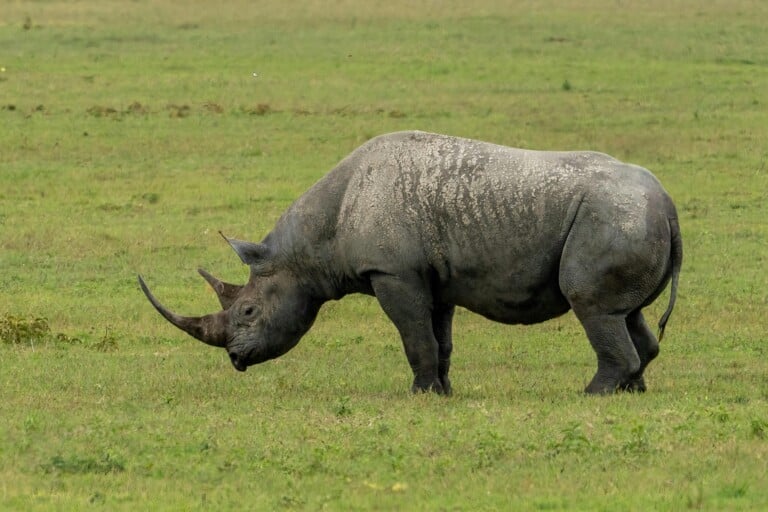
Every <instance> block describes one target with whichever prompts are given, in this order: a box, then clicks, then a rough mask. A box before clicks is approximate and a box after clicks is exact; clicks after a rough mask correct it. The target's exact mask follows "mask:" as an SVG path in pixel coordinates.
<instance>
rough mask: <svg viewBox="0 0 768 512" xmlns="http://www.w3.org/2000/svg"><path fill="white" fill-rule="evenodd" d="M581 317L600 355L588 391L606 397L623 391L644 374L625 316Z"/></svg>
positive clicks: (588, 335) (590, 340)
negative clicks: (633, 378)
mask: <svg viewBox="0 0 768 512" xmlns="http://www.w3.org/2000/svg"><path fill="white" fill-rule="evenodd" d="M577 316H578V317H579V320H580V321H581V324H582V325H583V326H584V330H585V331H586V332H587V337H588V338H589V342H590V343H591V344H592V348H593V349H594V350H595V353H597V373H596V374H595V376H594V377H593V378H592V381H591V382H590V383H589V385H588V386H587V388H586V389H585V391H586V392H587V393H591V394H606V393H613V392H615V391H617V390H619V389H623V388H624V386H625V385H626V384H627V383H628V382H629V381H630V380H631V378H632V377H633V376H636V375H637V374H638V372H639V371H640V357H639V356H638V354H637V350H636V349H635V345H634V344H633V342H632V338H630V336H629V331H628V330H627V322H626V318H625V316H624V315H620V314H615V315H589V316H581V315H579V314H578V313H577Z"/></svg>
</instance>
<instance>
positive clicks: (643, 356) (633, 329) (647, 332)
mask: <svg viewBox="0 0 768 512" xmlns="http://www.w3.org/2000/svg"><path fill="white" fill-rule="evenodd" d="M627 329H628V330H629V335H630V337H631V338H632V343H633V344H634V345H635V350H637V355H638V356H639V357H640V369H639V370H638V371H637V373H635V374H634V375H631V376H630V378H629V379H628V380H627V381H626V382H624V383H622V386H621V388H622V389H624V390H625V391H637V392H640V393H642V392H644V391H645V378H644V377H643V372H645V368H646V367H647V366H648V363H650V362H651V361H653V360H654V359H655V358H656V356H657V355H659V341H658V340H657V339H656V336H655V335H654V334H653V331H651V329H650V328H649V327H648V324H647V323H646V322H645V318H644V317H643V314H642V313H641V312H640V311H639V310H638V311H634V312H632V313H630V314H629V316H627Z"/></svg>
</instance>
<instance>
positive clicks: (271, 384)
mask: <svg viewBox="0 0 768 512" xmlns="http://www.w3.org/2000/svg"><path fill="white" fill-rule="evenodd" d="M470 4H471V5H470ZM766 24H768V4H767V3H765V2H762V1H760V0H729V1H727V2H726V1H711V2H698V1H694V0H673V1H659V0H650V1H648V2H628V1H620V0H614V1H607V0H606V1H598V0H583V1H577V0H573V1H563V2H560V1H554V0H551V1H548V0H545V1H537V2H533V1H515V2H502V1H493V0H487V1H480V2H433V1H418V2H403V1H401V0H393V1H390V2H386V3H384V4H382V3H381V2H367V1H366V2H360V1H356V2H352V1H349V0H336V1H332V2H320V1H316V0H306V1H303V2H278V1H272V0H265V1H263V2H244V1H232V2H227V3H225V4H224V5H219V6H216V7H213V3H210V2H183V3H181V2H171V1H168V0H162V1H158V2H146V1H134V2H119V1H112V2H108V1H96V0H81V1H72V2H70V1H67V2H64V1H39V2H4V3H3V5H2V6H1V7H0V338H2V339H1V340H0V509H2V510H25V511H27V510H87V509H91V508H93V509H103V510H137V509H146V510H228V509H250V510H319V509H325V510H446V511H447V510H456V511H458V510H467V511H470V510H472V511H476V510H488V511H490V510H652V509H653V510H681V509H695V510H759V509H768V347H767V346H766V342H767V341H768V336H767V335H766V327H767V325H768V322H766V311H768V292H767V291H766V290H768V274H767V273H766V255H767V254H768V249H767V248H768V222H766V218H767V217H768V206H767V205H768V142H767V141H768V36H767V35H766V32H765V27H766ZM254 73H255V74H256V76H254ZM401 129H420V130H425V131H434V132H444V133H450V134H454V135H460V136H466V137H472V138H477V139H484V140H489V141H493V142H497V143H502V144H507V145H511V146H520V147H530V148H536V149H594V150H599V151H603V152H606V153H609V154H612V155H614V156H616V157H618V158H621V159H624V160H627V161H631V162H634V163H637V164H640V165H643V166H645V167H647V168H649V169H651V170H652V171H653V172H654V173H655V174H656V175H657V176H658V177H659V178H660V179H661V181H662V182H663V183H664V185H665V187H666V188H667V190H668V191H669V192H670V193H671V195H672V196H673V198H674V199H675V201H676V203H677V206H678V210H679V213H680V217H681V226H682V230H683V239H684V242H685V261H684V266H683V275H682V278H681V291H680V295H679V299H678V304H677V308H676V309H675V312H674V314H673V316H672V319H671V321H670V324H669V326H668V329H667V334H666V336H665V339H664V342H663V344H662V352H661V355H660V356H659V358H658V359H657V360H656V361H654V363H653V364H652V365H651V366H650V367H649V369H648V372H647V373H646V380H647V382H648V387H649V390H648V392H647V393H645V394H644V395H629V394H618V395H615V396H610V397H603V398H593V397H587V396H584V395H583V394H582V393H581V390H582V389H583V387H584V385H585V384H586V383H587V382H588V380H589V379H590V378H591V377H592V374H593V372H594V369H595V361H594V353H593V352H592V350H591V348H590V347H589V344H588V342H587V341H586V338H585V336H584V334H583V332H582V330H581V328H580V326H579V325H578V323H577V322H576V320H575V319H574V317H573V316H572V315H571V314H569V315H566V316H563V317H561V318H559V319H556V320H554V321H550V322H548V323H545V324H541V325H537V326H531V327H517V326H512V327H510V326H502V325H499V324H494V323H491V322H489V321H487V320H485V319H482V318H480V317H478V316H475V315H473V314H471V313H468V312H466V311H459V312H458V314H457V318H456V321H455V328H454V332H455V342H456V343H455V352H454V354H455V355H454V362H453V366H452V380H453V384H454V388H455V389H454V396H452V397H451V398H448V399H446V398H441V397H437V396H432V395H418V396H414V395H411V394H410V392H409V391H408V389H409V386H410V383H411V373H410V368H409V367H408V364H407V362H406V359H405V357H404V355H403V354H402V348H401V346H400V341H399V338H398V336H397V333H396V331H395V329H394V327H393V326H392V325H391V324H390V323H389V322H388V321H387V319H386V318H385V316H384V314H383V313H382V312H381V311H380V309H379V307H378V305H377V304H376V302H375V300H373V299H371V298H368V297H362V296H350V297H347V298H345V299H344V300H342V301H340V302H335V303H330V304H327V305H326V306H325V307H324V308H323V310H322V311H321V314H320V317H319V318H318V321H317V322H316V324H315V326H314V327H313V329H312V330H311V331H310V333H309V334H308V335H307V336H306V337H305V338H304V340H303V341H302V342H301V344H300V345H299V346H298V347H297V348H295V349H294V350H293V351H291V352H290V353H289V354H287V355H286V356H284V357H283V358H281V359H279V360H277V361H274V362H270V363H265V364H264V365H261V366H259V367H254V368H251V369H250V370H249V371H248V372H246V373H244V374H240V373H236V372H235V371H234V370H233V369H232V368H231V365H230V363H229V361H228V358H227V356H226V353H225V352H224V351H223V350H215V349H212V348H210V347H206V346H204V345H202V344H201V343H199V342H196V341H195V340H193V339H191V338H189V337H188V336H186V335H184V334H183V333H181V332H180V331H178V330H176V329H175V328H173V327H172V326H170V325H169V324H168V323H167V322H165V321H164V320H163V319H162V318H160V316H159V315H157V313H156V312H155V311H154V310H153V309H152V308H151V306H150V305H149V303H148V302H147V301H146V299H145V298H144V297H143V295H142V294H141V291H140V290H139V287H138V285H137V283H136V274H137V273H142V274H143V275H144V276H146V278H147V280H148V282H149V283H150V285H151V286H152V288H153V291H154V292H155V293H156V294H157V296H158V297H159V298H160V299H161V300H162V301H163V302H164V303H166V304H167V305H168V306H170V307H171V308H173V309H175V310H177V311H179V312H182V313H185V314H201V313H208V312H212V311H213V310H214V309H215V308H216V306H217V304H216V299H215V296H214V294H213V293H212V292H211V291H210V290H208V289H207V287H206V284H205V282H204V281H203V280H202V279H200V277H199V276H198V275H197V273H196V272H195V270H196V269H197V267H198V266H202V267H204V268H207V269H208V270H210V271H211V272H213V273H215V274H216V275H218V276H220V277H222V278H223V279H225V280H229V281H235V282H244V281H245V279H246V277H247V269H246V268H245V267H243V266H242V265H240V264H239V261H238V260H237V257H236V256H235V255H234V254H233V253H232V251H231V250H230V249H229V248H228V247H227V246H226V244H225V243H224V242H223V241H222V240H221V238H220V237H219V235H218V233H217V232H218V231H219V230H222V231H223V232H224V233H226V234H227V235H229V236H232V237H236V238H243V239H250V240H256V241H258V240H260V239H261V238H262V237H263V236H264V235H265V234H266V233H267V232H268V231H269V229H270V228H271V226H272V225H273V223H274V222H275V220H276V219H277V218H278V216H279V215H280V213H281V212H282V211H283V210H284V209H285V208H286V207H287V206H288V205H289V204H290V203H291V202H292V201H293V200H294V199H295V198H296V197H298V196H299V195H300V194H301V193H302V192H303V191H304V190H306V189H307V188H308V187H309V186H310V185H311V184H312V183H314V182H315V181H316V180H317V179H319V178H320V177H321V176H322V175H323V174H324V173H325V172H327V171H328V170H329V169H330V168H332V167H333V165H334V164H335V163H336V162H337V161H338V160H339V159H340V158H342V157H343V156H344V155H346V154H347V153H348V152H350V151H351V150H352V149H353V148H355V147H356V146H358V145H359V144H361V143H362V142H364V141H365V140H366V139H368V138H369V137H371V136H374V135H377V134H380V133H384V132H388V131H395V130H401ZM666 300H667V295H666V294H665V295H664V296H662V297H661V299H660V300H659V301H658V302H657V304H654V305H653V306H652V307H650V308H648V310H647V311H648V313H647V316H648V317H649V319H653V321H654V323H655V321H656V319H658V318H659V316H660V315H661V312H662V311H663V309H664V307H665V306H666Z"/></svg>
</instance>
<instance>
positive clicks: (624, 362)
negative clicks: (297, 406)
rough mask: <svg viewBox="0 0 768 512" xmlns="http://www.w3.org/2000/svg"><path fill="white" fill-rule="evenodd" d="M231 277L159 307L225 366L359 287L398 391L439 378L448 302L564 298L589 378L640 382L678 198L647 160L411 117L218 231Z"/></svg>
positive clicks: (630, 385) (496, 304)
mask: <svg viewBox="0 0 768 512" xmlns="http://www.w3.org/2000/svg"><path fill="white" fill-rule="evenodd" d="M228 241H229V242H230V244H231V245H232V247H233V249H234V250H235V251H236V252H237V254H238V255H239V256H240V258H241V259H242V261H243V262H244V263H246V264H248V265H249V266H250V269H251V275H250V279H249V280H248V283H247V284H246V285H245V286H238V285H233V284H228V283H222V282H221V281H219V280H217V279H216V278H215V277H213V276H211V275H210V274H208V273H206V272H204V271H201V273H202V274H203V277H205V278H206V280H207V281H208V282H209V283H210V284H211V285H212V286H213V288H214V289H215V290H216V292H217V294H218V296H219V300H220V302H221V305H222V307H223V310H222V311H221V312H219V313H215V314H212V315H207V316H204V317H199V318H190V317H181V316H178V315H176V314H175V313H172V312H170V311H169V310H167V309H166V308H164V307H163V306H162V305H161V304H160V303H159V302H158V301H157V300H156V299H155V298H154V297H153V296H152V294H151V293H150V292H149V290H148V289H147V287H146V286H145V284H144V282H143V280H141V278H139V280H140V283H141V286H142V289H143V290H144V292H145V293H146V295H147V297H148V298H149V299H150V301H151V302H152V303H153V305H154V306H155V307H156V308H157V309H158V311H159V312H160V313H161V314H162V315H163V316H165V318H166V319H168V320H169V321H171V322H172V323H173V324H174V325H176V326H178V327H179V328H181V329H183V330H185V331H186V332H188V333H189V334H191V335H192V336H194V337H196V338H198V339H200V340H202V341H204V342H206V343H208V344H211V345H215V346H221V347H224V348H226V350H227V352H228V353H229V356H230V358H231V360H232V364H233V365H234V367H235V368H236V369H238V370H240V371H244V370H245V369H246V368H247V367H248V366H251V365H253V364H257V363H261V362H262V361H266V360H268V359H272V358H275V357H278V356H280V355H282V354H284V353H286V352H287V351H288V350H290V349H291V348H292V347H294V346H295V345H296V343H298V341H299V339H300V338H301V337H302V335H303V334H304V333H306V332H307V330H308V329H309V328H310V326H311V325H312V322H313V321H314V319H315V316H316V315H317V313H318V310H319V309H320V306H321V305H322V304H323V303H324V302H326V301H328V300H331V299H339V298H341V297H343V296H344V295H346V294H348V293H365V294H369V295H374V296H376V298H377V299H378V301H379V303H380V304H381V307H382V309H384V311H385V312H386V314H387V316H389V318H390V319H391V320H392V322H393V323H394V324H395V326H396V327H397V329H398V331H399V333H400V336H401V338H402V341H403V345H404V347H405V353H406V355H407V357H408V362H409V363H410V365H411V368H412V369H413V373H414V376H415V378H414V382H413V390H414V391H422V390H433V391H435V392H438V393H450V391H451V384H450V381H449V379H448V370H449V366H450V360H451V349H452V339H451V320H452V317H453V312H454V308H455V306H462V307H465V308H467V309H469V310H471V311H474V312H476V313H479V314H481V315H483V316H485V317H487V318H490V319H491V320H495V321H498V322H504V323H508V324H533V323H537V322H543V321H544V320H548V319H550V318H554V317H557V316H559V315H562V314H563V313H565V312H566V311H568V310H569V309H573V311H574V313H575V314H576V316H577V318H578V319H579V320H580V322H581V323H582V325H583V326H584V330H585V331H586V333H587V337H588V338H589V341H590V343H591V344H592V347H593V349H594V350H595V352H596V354H597V373H596V374H595V376H594V378H593V379H592V381H591V382H590V383H589V385H588V386H587V388H586V391H587V392H588V393H610V392H613V391H616V390H619V389H624V390H630V391H644V390H645V383H644V381H643V371H644V370H645V368H646V366H647V365H648V363H649V362H650V361H651V360H652V359H653V358H655V357H656V355H657V354H658V351H659V344H658V341H657V339H656V337H655V336H654V334H653V333H652V332H651V330H650V329H649V328H648V325H647V324H646V322H645V319H644V318H643V314H642V312H641V310H642V308H643V307H645V306H647V305H648V304H650V303H651V302H652V301H653V300H654V299H656V297H658V295H659V294H660V293H661V292H662V290H663V289H664V288H665V286H666V285H667V282H668V281H669V280H670V278H671V279H672V292H671V294H670V303H669V306H668V309H667V311H666V312H665V313H664V316H663V317H662V319H661V321H660V322H659V327H660V332H661V334H663V330H664V326H665V324H666V322H667V319H668V318H669V315H670V313H671V311H672V307H673V306H674V301H675V296H676V289H677V281H678V275H679V271H680V265H681V261H682V241H681V238H680V230H679V227H678V222H677V213H676V211H675V207H674V205H673V204H672V201H671V200H670V198H669V196H668V195H667V193H666V192H665V191H664V189H663V188H662V186H661V185H660V184H659V182H658V181H657V180H656V178H654V176H653V175H652V174H651V173H650V172H648V171H647V170H645V169H643V168H641V167H637V166H634V165H629V164H625V163H622V162H619V161H618V160H615V159H614V158H612V157H610V156H607V155H604V154H600V153H593V152H541V151H528V150H522V149H513V148H508V147H503V146H498V145H494V144H489V143H485V142H479V141H474V140H467V139H461V138H456V137H449V136H444V135H436V134H430V133H422V132H402V133H392V134H388V135H382V136H380V137H377V138H375V139H373V140H371V141H369V142H367V143H366V144H364V145H363V146H361V147H360V148H358V149H356V150H355V151H354V152H353V153H352V154H350V155H349V156H348V157H347V158H345V159H344V160H343V161H342V162H341V163H339V164H338V165H337V166H336V168H335V169H333V170H332V171H331V172H330V173H328V174H327V175H326V176H325V177H324V178H323V179H321V180H320V181H319V182H318V183H317V184H315V185H314V186H313V187H312V188H311V189H310V190H309V191H308V192H306V193H305V194H304V195H303V196H301V197H300V198H299V199H298V200H297V201H296V202H295V203H294V204H293V205H292V206H291V207H290V208H289V209H288V211H286V212H285V213H284V214H283V216H282V217H281V218H280V219H279V220H278V222H277V225H276V226H275V228H274V230H273V231H272V232H271V233H269V235H267V237H266V238H265V239H264V240H263V241H262V242H261V243H258V244H256V243H249V242H242V241H238V240H228Z"/></svg>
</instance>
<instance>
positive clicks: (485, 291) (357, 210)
mask: <svg viewBox="0 0 768 512" xmlns="http://www.w3.org/2000/svg"><path fill="white" fill-rule="evenodd" d="M627 167H628V166H625V165H624V164H622V163H620V162H618V161H617V160H615V159H613V158H611V157H609V156H607V155H604V154H601V153H592V152H542V151H530V150H521V149H514V148H508V147H504V146H498V145H494V144H489V143H484V142H479V141H473V140H468V139H461V138H456V137H449V136H444V135H436V134H430V133H422V132H401V133H395V134H388V135H384V136H381V137H378V138H376V139H373V140H371V141H370V142H368V143H367V144H365V145H363V146H362V147H361V148H359V149H358V150H356V151H355V152H354V153H353V154H352V155H350V157H349V158H348V159H346V160H345V161H344V162H342V164H340V166H339V168H338V169H337V171H338V172H343V173H345V175H346V176H347V180H348V181H347V185H346V187H347V188H346V192H345V194H344V196H343V199H342V200H341V203H340V206H339V210H338V219H337V228H336V238H337V239H338V241H339V247H340V251H341V252H342V253H343V254H344V258H345V259H346V260H347V261H348V262H349V264H350V266H351V267H352V268H353V269H354V271H355V272H357V273H358V274H359V275H360V274H364V273H366V272H371V271H378V272H386V273H392V274H396V275H397V274H399V273H405V272H421V273H424V274H428V275H426V277H428V278H429V279H432V280H433V281H434V282H433V285H434V287H435V289H436V292H437V293H438V295H439V298H440V299H442V300H444V301H446V302H450V303H455V304H459V305H462V306H464V307H467V308H468V309H471V310H474V311H476V312H479V313H481V314H484V315H485V316H488V317H490V318H493V319H495V320H499V321H506V322H510V323H518V322H526V323H527V322H537V321H541V320H544V319H546V318H551V317H552V316H556V315H557V314H561V313H564V312H565V311H567V309H568V305H567V303H566V302H565V299H564V298H563V297H562V295H561V293H560V290H559V286H558V284H557V270H558V265H559V261H560V255H561V252H562V248H563V245H564V243H565V238H566V237H567V234H568V230H569V228H570V225H571V223H572V222H573V220H574V217H575V214H576V210H577V208H578V207H579V205H580V204H581V203H582V201H584V199H585V197H587V202H588V203H589V204H590V206H591V207H598V208H599V207H600V205H598V204H597V203H599V202H600V201H602V199H601V198H603V197H604V196H606V195H608V196H610V195H615V194H617V193H618V192H617V190H620V189H621V186H619V185H617V179H616V173H617V172H621V173H624V172H629V173H630V174H637V173H640V174H643V173H645V174H647V175H648V176H650V173H647V171H645V170H644V169H641V168H634V169H629V170H627ZM629 167H632V166H629ZM644 179H645V178H642V179H639V181H643V180H644ZM651 179H652V176H651ZM643 186H645V185H643ZM632 194H634V192H632ZM534 312H535V313H534ZM531 314H534V315H535V316H534V317H531V316H530V315H531Z"/></svg>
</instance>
